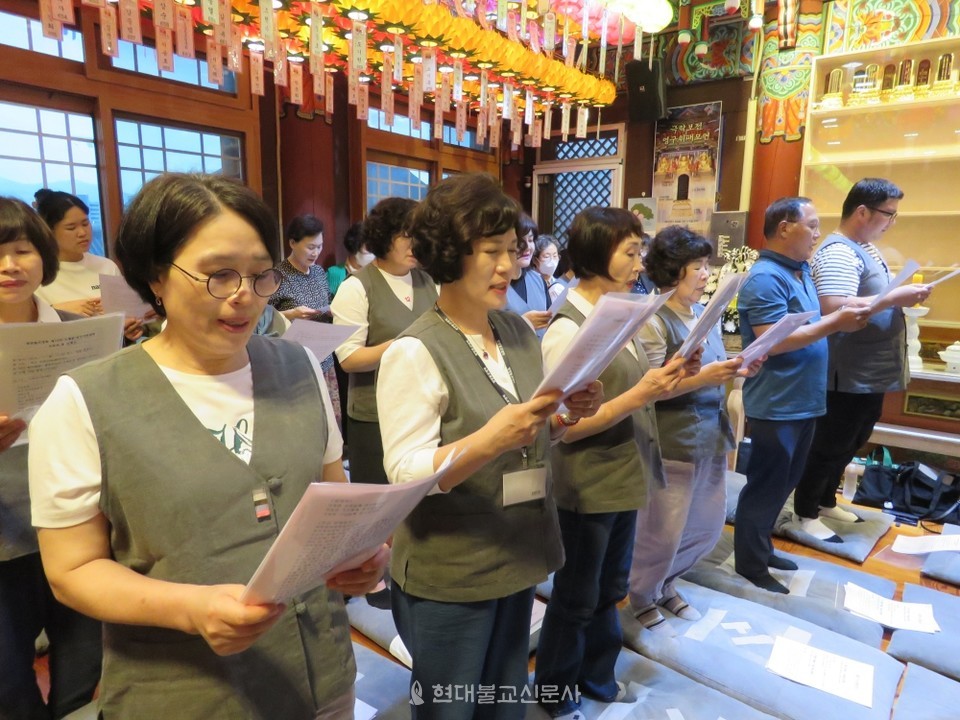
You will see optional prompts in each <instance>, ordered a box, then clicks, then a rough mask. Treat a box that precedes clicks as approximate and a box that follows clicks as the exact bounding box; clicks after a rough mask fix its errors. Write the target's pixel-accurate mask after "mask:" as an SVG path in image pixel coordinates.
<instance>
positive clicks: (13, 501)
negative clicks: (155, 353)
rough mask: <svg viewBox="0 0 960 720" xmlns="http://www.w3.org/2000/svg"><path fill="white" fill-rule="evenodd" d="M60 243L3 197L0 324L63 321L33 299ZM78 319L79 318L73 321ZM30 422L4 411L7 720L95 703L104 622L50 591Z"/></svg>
mask: <svg viewBox="0 0 960 720" xmlns="http://www.w3.org/2000/svg"><path fill="white" fill-rule="evenodd" d="M57 265H58V261H57V243H56V241H55V240H54V238H53V235H52V234H51V232H50V229H49V228H48V227H47V226H46V225H45V224H44V222H43V220H41V219H40V218H39V217H38V216H37V214H36V213H35V212H33V210H31V209H30V208H29V207H28V206H27V205H25V204H24V203H22V202H20V201H19V200H15V199H13V198H0V324H4V323H35V322H41V323H50V322H53V323H58V322H60V321H61V319H67V317H66V316H67V315H68V314H67V313H58V312H57V311H56V310H54V309H53V308H51V307H50V306H49V305H48V304H47V303H45V302H43V300H40V299H39V298H37V296H36V294H35V293H36V291H37V289H38V288H39V287H40V286H41V285H49V284H50V283H51V282H52V281H53V279H54V278H55V277H56V275H57ZM72 317H76V316H72ZM25 429H26V423H25V422H24V421H23V420H22V419H20V418H11V417H8V416H6V415H2V414H0V668H3V671H2V672H0V708H3V716H4V717H13V718H50V717H53V718H61V717H63V716H64V715H67V714H69V713H71V712H73V711H74V710H76V709H78V708H80V707H82V706H83V705H85V704H86V703H88V702H90V700H91V698H92V697H93V693H94V690H96V687H97V682H98V681H99V679H100V661H101V656H102V650H101V642H100V623H99V622H97V621H95V620H92V619H90V618H88V617H84V616H83V615H81V614H80V613H78V612H75V611H74V610H71V609H70V608H68V607H65V606H63V605H61V604H60V603H59V602H57V601H56V600H55V599H54V597H53V594H52V593H51V592H50V586H49V585H48V584H47V579H46V576H45V575H44V574H43V566H42V565H41V563H40V552H39V549H38V547H37V534H36V532H35V531H34V529H33V526H32V525H31V523H30V497H29V490H28V483H27V444H26V443H25V442H18V441H21V440H23V441H25V440H26V437H25V436H22V434H23V432H24V430H25ZM41 630H46V632H47V637H48V638H49V640H50V696H49V703H48V704H46V705H45V704H44V702H43V698H42V696H41V694H40V688H38V687H37V681H36V677H35V675H34V671H33V662H34V658H35V656H36V648H35V645H34V643H35V641H36V638H37V635H39V634H40V631H41Z"/></svg>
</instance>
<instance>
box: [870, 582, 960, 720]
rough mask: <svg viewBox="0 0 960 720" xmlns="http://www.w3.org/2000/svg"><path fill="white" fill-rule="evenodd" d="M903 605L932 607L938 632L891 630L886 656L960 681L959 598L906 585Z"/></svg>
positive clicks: (959, 715)
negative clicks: (905, 603)
mask: <svg viewBox="0 0 960 720" xmlns="http://www.w3.org/2000/svg"><path fill="white" fill-rule="evenodd" d="M903 601H904V602H914V603H930V604H931V605H933V616H934V618H936V620H937V624H938V625H939V626H940V632H938V633H923V632H916V631H914V630H894V631H893V638H892V639H891V640H890V645H888V646H887V652H888V653H890V654H891V655H892V656H893V657H895V658H898V659H900V660H903V661H904V662H912V663H916V664H917V665H922V666H923V667H925V668H929V669H930V670H933V671H934V672H938V673H940V674H941V675H946V676H948V677H951V678H953V679H954V680H960V597H957V596H956V595H947V594H946V593H942V592H939V591H937V590H932V589H930V588H925V587H920V586H919V585H912V584H910V583H907V584H905V585H904V587H903ZM957 708H958V709H957V712H956V715H955V717H960V706H957Z"/></svg>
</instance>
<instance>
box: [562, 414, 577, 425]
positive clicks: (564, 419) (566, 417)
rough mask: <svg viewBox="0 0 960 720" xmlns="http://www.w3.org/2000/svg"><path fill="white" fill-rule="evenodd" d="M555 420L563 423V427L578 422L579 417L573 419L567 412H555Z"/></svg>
mask: <svg viewBox="0 0 960 720" xmlns="http://www.w3.org/2000/svg"><path fill="white" fill-rule="evenodd" d="M557 422H558V423H560V424H561V425H563V427H573V426H574V425H576V424H577V423H578V422H580V418H576V419H574V418H572V417H570V415H569V414H567V413H557Z"/></svg>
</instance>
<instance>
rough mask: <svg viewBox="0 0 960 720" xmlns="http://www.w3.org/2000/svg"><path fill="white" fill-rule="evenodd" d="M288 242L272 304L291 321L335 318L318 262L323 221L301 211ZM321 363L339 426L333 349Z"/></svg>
mask: <svg viewBox="0 0 960 720" xmlns="http://www.w3.org/2000/svg"><path fill="white" fill-rule="evenodd" d="M287 244H288V246H289V247H290V254H289V255H288V256H287V259H286V260H284V261H283V262H281V263H280V264H279V265H278V266H277V269H278V270H279V271H280V275H281V276H282V278H283V280H282V282H281V283H280V288H279V289H278V290H277V291H276V292H275V293H274V294H273V297H271V298H270V305H272V306H273V307H274V308H276V310H277V311H279V312H280V314H281V315H283V316H284V317H285V318H286V319H287V320H290V321H293V320H297V319H302V320H317V321H319V322H327V323H329V322H333V316H332V315H331V314H330V286H329V284H328V283H327V273H326V271H325V270H324V269H323V268H322V267H320V266H319V265H317V264H316V263H317V259H318V258H319V257H320V251H321V250H323V222H322V221H321V220H320V219H319V218H317V217H315V216H313V215H298V216H297V217H295V218H294V219H293V220H291V221H290V224H289V225H287ZM320 367H321V368H323V378H324V381H325V382H326V383H327V392H329V393H330V400H331V402H332V403H333V412H334V414H335V415H336V418H337V427H340V426H341V422H340V386H339V385H338V384H337V373H336V371H335V370H334V369H333V354H332V353H331V354H330V355H327V357H325V358H321V360H320Z"/></svg>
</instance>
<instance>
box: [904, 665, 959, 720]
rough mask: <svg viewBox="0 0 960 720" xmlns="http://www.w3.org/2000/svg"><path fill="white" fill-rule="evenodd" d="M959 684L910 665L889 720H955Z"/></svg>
mask: <svg viewBox="0 0 960 720" xmlns="http://www.w3.org/2000/svg"><path fill="white" fill-rule="evenodd" d="M957 717H960V683H958V682H955V681H953V680H951V679H950V678H945V677H944V676H943V675H938V674H937V673H935V672H933V671H932V670H927V669H926V668H923V667H920V666H919V665H914V664H913V663H910V664H909V665H907V677H906V679H905V680H904V681H903V686H902V687H901V688H900V696H899V697H898V698H897V705H896V707H895V708H894V709H893V720H956V719H957Z"/></svg>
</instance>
